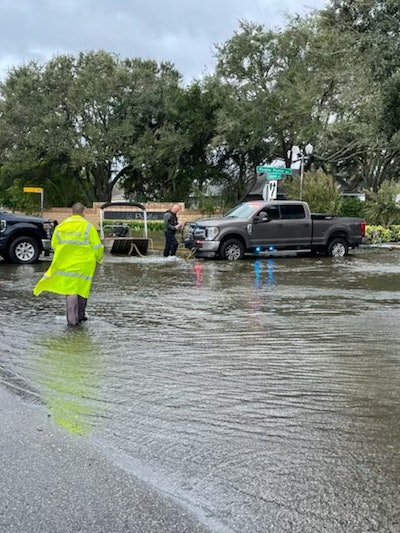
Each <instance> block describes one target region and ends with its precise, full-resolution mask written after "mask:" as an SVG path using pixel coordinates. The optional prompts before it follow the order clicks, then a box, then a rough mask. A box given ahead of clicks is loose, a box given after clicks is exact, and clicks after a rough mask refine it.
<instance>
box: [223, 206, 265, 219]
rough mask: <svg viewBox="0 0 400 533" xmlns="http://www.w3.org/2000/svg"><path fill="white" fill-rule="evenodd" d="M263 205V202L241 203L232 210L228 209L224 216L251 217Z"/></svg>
mask: <svg viewBox="0 0 400 533" xmlns="http://www.w3.org/2000/svg"><path fill="white" fill-rule="evenodd" d="M261 207H262V203H261V202H248V203H245V204H240V205H238V206H236V207H234V208H233V209H231V211H228V212H227V213H226V214H225V215H224V217H236V218H249V217H251V216H252V215H254V214H255V213H256V212H257V211H258V210H259V209H260V208H261Z"/></svg>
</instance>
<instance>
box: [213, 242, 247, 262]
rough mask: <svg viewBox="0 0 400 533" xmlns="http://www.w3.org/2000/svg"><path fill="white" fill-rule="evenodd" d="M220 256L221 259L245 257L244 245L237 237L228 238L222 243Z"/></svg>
mask: <svg viewBox="0 0 400 533" xmlns="http://www.w3.org/2000/svg"><path fill="white" fill-rule="evenodd" d="M219 256H220V258H221V259H227V260H228V261H237V260H238V259H243V256H244V246H243V244H242V243H241V242H240V241H238V240H237V239H228V240H227V241H225V242H224V243H223V244H222V246H221V250H220V252H219Z"/></svg>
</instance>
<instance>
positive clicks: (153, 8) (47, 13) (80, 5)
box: [0, 0, 327, 81]
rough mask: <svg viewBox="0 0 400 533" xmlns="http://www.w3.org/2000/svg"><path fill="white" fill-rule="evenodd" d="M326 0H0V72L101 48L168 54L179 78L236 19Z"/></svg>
mask: <svg viewBox="0 0 400 533" xmlns="http://www.w3.org/2000/svg"><path fill="white" fill-rule="evenodd" d="M326 3H327V2H326V0H0V78H4V75H5V74H6V72H7V69H8V68H10V67H11V66H17V65H20V64H22V63H25V62H28V61H30V60H32V59H34V60H37V61H38V62H39V63H45V62H46V61H48V60H49V59H50V58H51V57H53V56H55V55H58V54H66V53H68V54H77V53H79V52H81V51H84V52H86V51H89V50H99V49H103V50H106V51H108V52H113V53H116V54H118V55H119V56H121V57H122V58H125V57H140V58H143V59H155V60H157V61H171V62H172V63H174V65H175V67H176V68H177V69H178V71H179V72H181V73H182V74H183V76H184V79H185V81H190V80H191V79H192V78H199V77H201V76H202V75H203V74H205V73H211V72H212V71H213V69H214V57H213V54H214V45H215V44H217V43H223V42H225V41H226V40H227V39H229V38H230V37H232V35H233V33H234V31H235V30H236V29H237V28H238V20H249V21H253V22H257V23H261V24H263V25H264V26H266V27H267V28H272V29H276V28H281V27H283V26H284V25H285V14H291V15H294V14H296V13H299V14H302V15H303V14H305V13H308V12H310V11H312V10H313V9H321V8H323V7H324V6H325V5H326Z"/></svg>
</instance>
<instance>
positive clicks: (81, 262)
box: [33, 215, 104, 298]
mask: <svg viewBox="0 0 400 533" xmlns="http://www.w3.org/2000/svg"><path fill="white" fill-rule="evenodd" d="M51 247H52V248H53V250H54V257H53V261H52V263H51V265H50V268H49V269H48V270H47V272H46V273H45V274H44V276H43V277H42V279H41V280H40V281H39V282H38V283H37V284H36V286H35V287H34V289H33V294H35V295H36V296H37V295H39V294H40V293H41V292H42V291H49V292H55V293H58V294H79V295H80V296H82V297H83V298H88V297H89V293H90V288H91V285H92V279H93V274H94V271H95V269H96V263H100V264H101V263H102V262H103V253H104V247H103V245H102V244H101V241H100V237H99V235H98V233H97V231H96V228H95V227H94V226H93V224H91V223H90V222H88V221H87V220H85V219H84V218H83V217H82V216H80V215H72V216H70V217H68V218H66V219H65V220H64V221H63V222H61V224H59V225H58V226H56V228H55V230H54V233H53V236H52V239H51Z"/></svg>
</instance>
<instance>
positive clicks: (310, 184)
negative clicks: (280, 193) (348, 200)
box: [284, 171, 342, 215]
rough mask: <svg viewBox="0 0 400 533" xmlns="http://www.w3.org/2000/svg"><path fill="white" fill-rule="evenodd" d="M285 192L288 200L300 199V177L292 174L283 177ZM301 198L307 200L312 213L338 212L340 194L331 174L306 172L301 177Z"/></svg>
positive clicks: (340, 201)
mask: <svg viewBox="0 0 400 533" xmlns="http://www.w3.org/2000/svg"><path fill="white" fill-rule="evenodd" d="M284 188H285V194H286V197H287V198H288V200H299V199H300V178H299V177H298V176H293V177H292V178H289V179H288V178H286V179H285V184H284ZM302 192H303V194H302V200H303V201H304V202H307V203H308V205H309V206H310V209H311V211H312V212H314V213H330V214H332V215H336V214H337V213H339V211H340V208H341V205H342V196H341V194H340V192H339V191H338V189H337V186H336V183H335V181H334V179H333V178H332V176H327V175H326V174H324V173H323V172H322V171H317V172H306V173H305V174H304V179H303V191H302Z"/></svg>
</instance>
